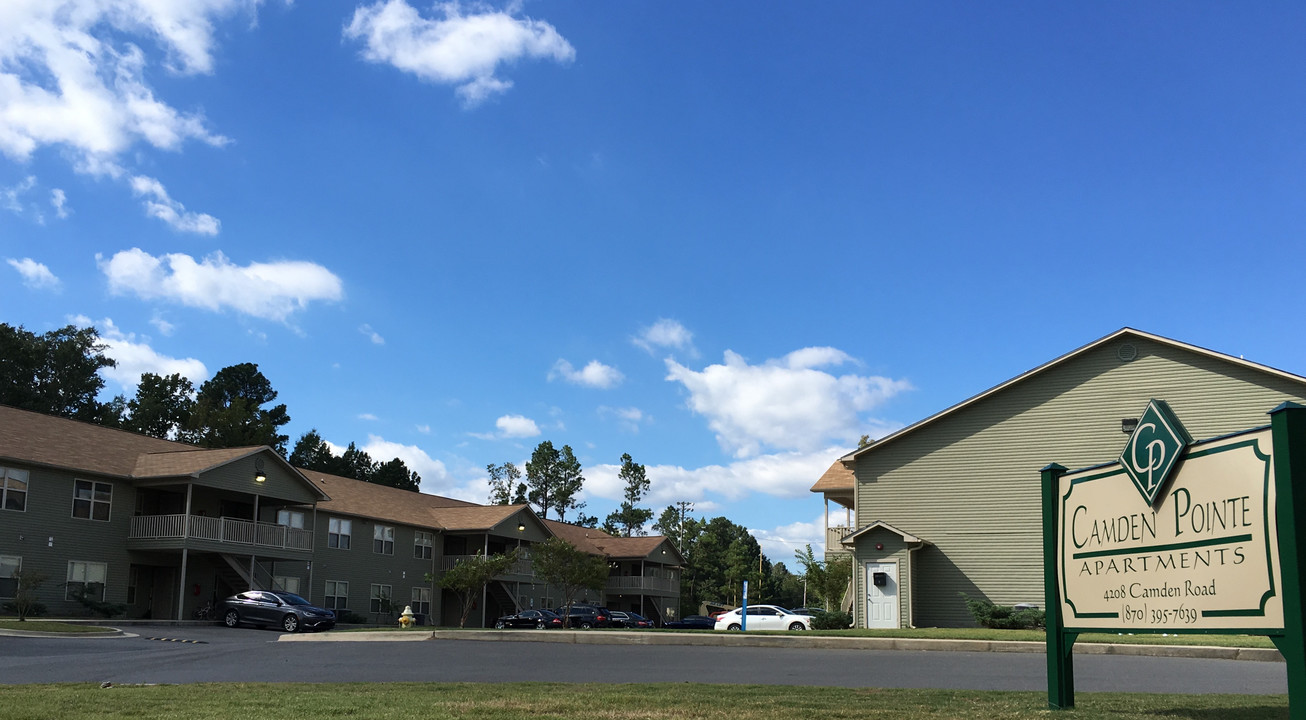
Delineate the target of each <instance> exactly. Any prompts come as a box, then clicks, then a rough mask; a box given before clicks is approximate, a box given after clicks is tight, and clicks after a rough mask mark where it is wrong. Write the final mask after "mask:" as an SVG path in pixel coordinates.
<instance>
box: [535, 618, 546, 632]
mask: <svg viewBox="0 0 1306 720" xmlns="http://www.w3.org/2000/svg"><path fill="white" fill-rule="evenodd" d="M535 629H536V630H543V629H544V621H543V620H537V621H535Z"/></svg>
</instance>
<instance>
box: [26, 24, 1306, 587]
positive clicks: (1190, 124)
mask: <svg viewBox="0 0 1306 720" xmlns="http://www.w3.org/2000/svg"><path fill="white" fill-rule="evenodd" d="M1303 30H1306V9H1304V8H1303V7H1302V6H1301V5H1299V4H1292V3H1287V2H1267V3H1258V4H1255V5H1246V4H1240V5H1238V6H1236V7H1235V6H1231V5H1228V4H1221V3H1202V2H1197V3H1194V2H1152V3H1142V4H1140V3H1130V2H1102V3H1087V4H1067V3H1038V2H1029V3H1003V4H999V3H982V4H976V3H950V2H935V3H886V2H857V3H831V4H822V5H818V6H811V5H810V4H783V5H782V4H771V5H767V6H759V5H757V4H756V3H735V2H720V3H651V2H621V3H580V2H571V1H552V0H538V1H534V2H526V3H513V4H507V5H505V4H473V3H464V4H462V5H452V4H429V3H420V4H411V3H410V2H405V0H384V1H381V2H368V1H363V2H359V1H358V0H352V1H349V2H345V1H336V0H322V1H319V2H311V3H310V2H300V3H287V2H280V1H278V0H268V1H267V2H257V1H256V0H173V1H171V2H168V3H156V2H147V1H146V0H96V1H94V2H92V1H91V0H58V1H51V0H18V1H17V2H6V3H4V4H3V5H2V6H0V258H2V259H3V260H4V261H5V263H4V264H3V265H0V273H3V277H4V278H5V280H6V282H5V283H4V287H5V292H4V294H3V296H2V297H3V299H2V300H0V321H3V322H8V323H11V324H21V325H24V326H26V327H27V328H28V329H30V330H33V331H37V332H44V331H46V330H49V329H52V328H55V327H59V326H62V325H64V324H67V323H69V322H78V323H86V322H91V323H94V324H95V325H96V327H97V328H98V329H99V330H100V332H101V334H102V335H103V336H104V337H105V338H106V339H107V340H108V341H109V343H110V350H109V354H110V355H111V356H113V357H115V358H116V359H117V360H118V361H119V363H120V367H119V369H118V371H117V372H115V373H113V374H111V375H110V376H109V377H108V387H107V389H106V391H107V392H108V393H110V394H117V393H120V392H125V393H127V394H128V395H130V394H131V393H132V392H134V389H133V386H132V382H133V381H134V379H135V377H138V376H139V373H140V372H144V371H150V372H183V373H184V374H187V375H188V376H189V377H191V378H192V379H193V380H194V381H195V382H196V384H199V383H200V382H202V381H203V380H204V379H206V378H207V377H209V376H211V375H212V374H213V373H214V372H216V371H217V370H218V369H220V368H222V367H224V366H227V365H231V364H234V363H240V362H254V363H257V364H258V365H259V367H260V369H261V370H262V371H263V372H264V374H265V375H267V377H268V378H269V379H270V380H271V381H272V384H273V386H274V387H275V388H276V389H277V390H278V391H279V393H280V398H279V399H280V401H283V402H285V403H286V404H287V405H288V408H289V412H290V415H291V417H292V423H291V425H290V426H289V427H288V432H289V434H290V435H291V438H292V441H293V439H295V438H297V437H298V436H299V435H300V434H302V433H303V432H305V431H307V430H308V429H310V428H313V427H316V428H317V429H318V430H319V431H320V432H321V433H322V434H323V436H324V437H325V438H326V439H327V440H329V441H330V442H332V443H335V444H337V445H340V446H343V445H346V444H348V443H349V442H351V441H354V442H357V443H359V444H360V445H361V446H364V447H366V448H367V449H369V451H370V452H371V453H372V455H373V456H374V457H377V458H379V459H388V458H390V457H394V456H399V457H402V458H403V459H404V460H405V461H406V462H407V463H408V464H409V465H410V466H411V467H413V468H415V469H416V470H417V471H418V472H419V473H420V474H421V475H422V477H423V482H422V487H423V489H424V490H426V491H428V492H436V493H440V494H447V495H453V496H457V497H464V498H468V499H474V500H482V501H483V500H484V499H485V494H486V486H485V480H484V477H485V472H484V466H485V465H486V464H487V463H500V462H505V461H512V462H515V463H518V464H519V465H520V464H523V463H524V461H525V460H526V459H527V458H528V457H529V454H530V451H531V449H532V448H533V447H534V446H535V445H536V444H537V443H538V442H540V441H541V440H545V439H548V440H552V441H553V442H554V444H555V445H561V444H564V443H565V444H570V445H571V446H572V447H573V448H574V449H575V451H576V453H577V456H578V457H579V458H580V459H581V461H582V463H583V464H584V466H585V469H586V477H587V491H586V500H587V502H588V504H589V507H588V511H589V512H591V513H593V514H597V515H599V516H600V517H603V516H604V515H606V514H607V513H608V512H609V511H611V510H612V509H614V508H615V505H616V502H617V500H618V498H619V496H620V489H619V487H618V486H617V484H616V482H615V465H616V464H617V463H618V461H619V458H620V456H621V454H622V453H626V452H628V453H630V454H631V455H632V456H634V458H635V460H636V461H638V462H641V463H643V464H645V465H647V466H648V468H649V476H650V477H651V478H652V481H653V489H652V497H651V498H650V499H649V503H650V504H651V505H652V506H654V507H655V508H656V509H658V510H660V509H661V508H663V507H665V506H666V505H667V504H669V503H671V502H675V501H678V500H690V501H694V502H695V503H696V504H697V505H696V507H697V509H698V512H699V513H700V514H701V515H704V516H709V517H710V516H713V515H716V514H725V515H726V516H728V517H730V518H731V519H732V520H735V521H736V522H739V523H741V524H744V525H746V526H748V527H749V528H751V529H752V530H753V531H754V532H755V534H756V535H758V537H759V538H760V539H761V540H762V541H763V546H764V548H765V549H766V551H767V552H768V554H769V555H770V556H771V557H773V558H774V559H777V560H783V561H790V560H791V558H792V554H793V549H794V548H795V547H800V546H801V544H802V543H804V542H813V543H814V544H817V545H819V543H820V541H821V539H822V533H821V529H820V525H821V523H822V504H821V501H820V500H819V498H817V497H816V496H814V495H811V494H810V493H808V492H807V489H808V488H809V487H810V486H811V484H812V483H813V482H814V481H815V479H816V478H817V477H818V476H819V475H820V473H821V472H822V471H823V470H824V469H825V468H826V467H827V466H828V465H829V464H830V463H831V462H832V461H833V460H834V459H835V458H836V457H837V456H838V455H840V454H841V453H843V452H844V451H846V450H847V449H849V448H851V447H852V445H853V444H855V442H856V438H857V437H858V436H859V435H861V434H862V433H869V434H871V435H876V436H878V435H882V434H884V433H885V432H888V431H891V430H893V429H895V428H898V427H901V426H903V425H905V424H909V423H911V422H914V421H916V420H918V419H920V418H922V417H925V416H927V415H929V414H932V413H934V412H937V411H939V410H941V409H943V408H945V407H948V406H949V405H952V404H953V403H956V402H958V401H960V400H962V399H964V398H966V397H969V396H971V395H973V394H975V393H977V392H980V391H982V390H984V389H987V388H988V387H991V386H992V385H995V384H997V383H1000V382H1002V381H1003V380H1006V379H1007V378H1009V377H1012V376H1014V375H1016V374H1019V373H1021V372H1023V371H1025V370H1028V369H1030V368H1032V367H1035V366H1037V365H1039V364H1041V363H1042V362H1045V361H1047V360H1049V359H1051V358H1053V357H1055V356H1057V355H1060V354H1062V353H1064V352H1067V351H1069V350H1071V349H1073V348H1076V347H1078V346H1080V345H1083V344H1085V343H1087V342H1090V341H1092V340H1094V339H1096V338H1098V337H1101V336H1103V335H1106V334H1108V333H1110V332H1112V331H1114V330H1117V329H1119V328H1120V327H1123V326H1132V327H1137V328H1139V329H1142V330H1146V331H1149V332H1154V333H1158V334H1161V335H1165V336H1168V337H1172V338H1175V339H1178V340H1182V341H1185V342H1191V343H1194V344H1198V345H1202V346H1204V347H1209V348H1211V349H1214V350H1218V351H1222V352H1227V353H1231V354H1235V355H1245V356H1246V357H1247V359H1249V360H1253V361H1257V362H1262V363H1265V364H1268V365H1272V366H1275V367H1279V368H1282V369H1285V370H1288V371H1290V372H1297V373H1304V372H1306V362H1303V359H1302V351H1303V341H1302V339H1301V333H1300V327H1301V321H1300V317H1301V312H1302V300H1301V293H1300V291H1299V290H1298V285H1299V283H1300V275H1301V272H1300V269H1301V268H1302V267H1303V259H1306V258H1303V254H1304V253H1303V242H1302V239H1301V235H1302V228H1303V220H1304V219H1306V205H1304V203H1303V198H1304V197H1306V194H1304V192H1303V191H1304V190H1306V187H1304V185H1306V182H1304V181H1306V170H1304V168H1306V162H1304V161H1306V142H1304V140H1303V138H1304V137H1306V136H1304V135H1303V133H1302V122H1303V118H1306V84H1304V83H1302V82H1301V78H1302V77H1303V70H1306V46H1303V45H1302V44H1301V42H1300V38H1301V37H1302V35H1303ZM1033 470H1037V469H1036V468H1034V469H1032V471H1033Z"/></svg>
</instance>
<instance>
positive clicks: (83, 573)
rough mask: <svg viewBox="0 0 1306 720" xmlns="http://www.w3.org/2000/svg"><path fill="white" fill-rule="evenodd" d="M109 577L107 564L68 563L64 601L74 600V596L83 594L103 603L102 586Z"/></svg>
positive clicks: (73, 561)
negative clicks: (79, 593)
mask: <svg viewBox="0 0 1306 720" xmlns="http://www.w3.org/2000/svg"><path fill="white" fill-rule="evenodd" d="M108 575H109V565H108V563H98V562H80V561H77V560H70V561H68V585H67V588H68V589H67V591H65V592H64V599H65V600H76V599H77V598H76V597H74V595H75V594H76V593H78V592H82V593H85V596H86V597H87V598H90V599H92V600H99V601H100V602H104V584H105V580H106V578H107V577H108Z"/></svg>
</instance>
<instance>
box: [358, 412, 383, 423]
mask: <svg viewBox="0 0 1306 720" xmlns="http://www.w3.org/2000/svg"><path fill="white" fill-rule="evenodd" d="M358 419H359V420H367V421H369V422H375V421H376V420H379V419H380V418H378V417H377V416H375V415H373V414H372V413H359V415H358Z"/></svg>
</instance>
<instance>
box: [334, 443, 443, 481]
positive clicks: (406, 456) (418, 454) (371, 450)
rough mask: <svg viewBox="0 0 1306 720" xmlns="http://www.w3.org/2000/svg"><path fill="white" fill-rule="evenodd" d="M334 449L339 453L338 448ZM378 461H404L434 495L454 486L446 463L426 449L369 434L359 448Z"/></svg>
mask: <svg viewBox="0 0 1306 720" xmlns="http://www.w3.org/2000/svg"><path fill="white" fill-rule="evenodd" d="M332 448H333V451H334V452H337V453H339V452H340V451H339V450H338V449H334V448H335V446H334V445H332ZM359 449H360V450H363V451H364V452H366V453H367V454H368V455H370V456H371V458H372V459H373V460H375V461H377V462H383V463H384V462H390V460H392V459H394V458H399V459H400V460H403V461H404V464H405V465H407V466H408V469H409V470H412V471H413V472H416V473H417V474H418V475H420V476H421V478H422V483H421V486H420V487H421V489H422V492H424V493H428V494H432V495H436V494H439V495H445V494H447V491H448V490H449V489H450V488H453V487H454V484H455V480H454V478H453V477H452V476H451V475H450V474H449V470H448V468H446V467H445V465H444V463H442V462H440V461H439V460H436V459H435V458H433V457H431V456H430V455H428V454H427V453H426V451H425V450H423V449H421V448H419V447H417V446H416V445H404V444H402V443H397V442H392V441H390V440H386V439H384V438H382V437H379V436H377V435H368V436H367V443H366V444H365V445H363V446H362V447H360V448H359Z"/></svg>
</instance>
